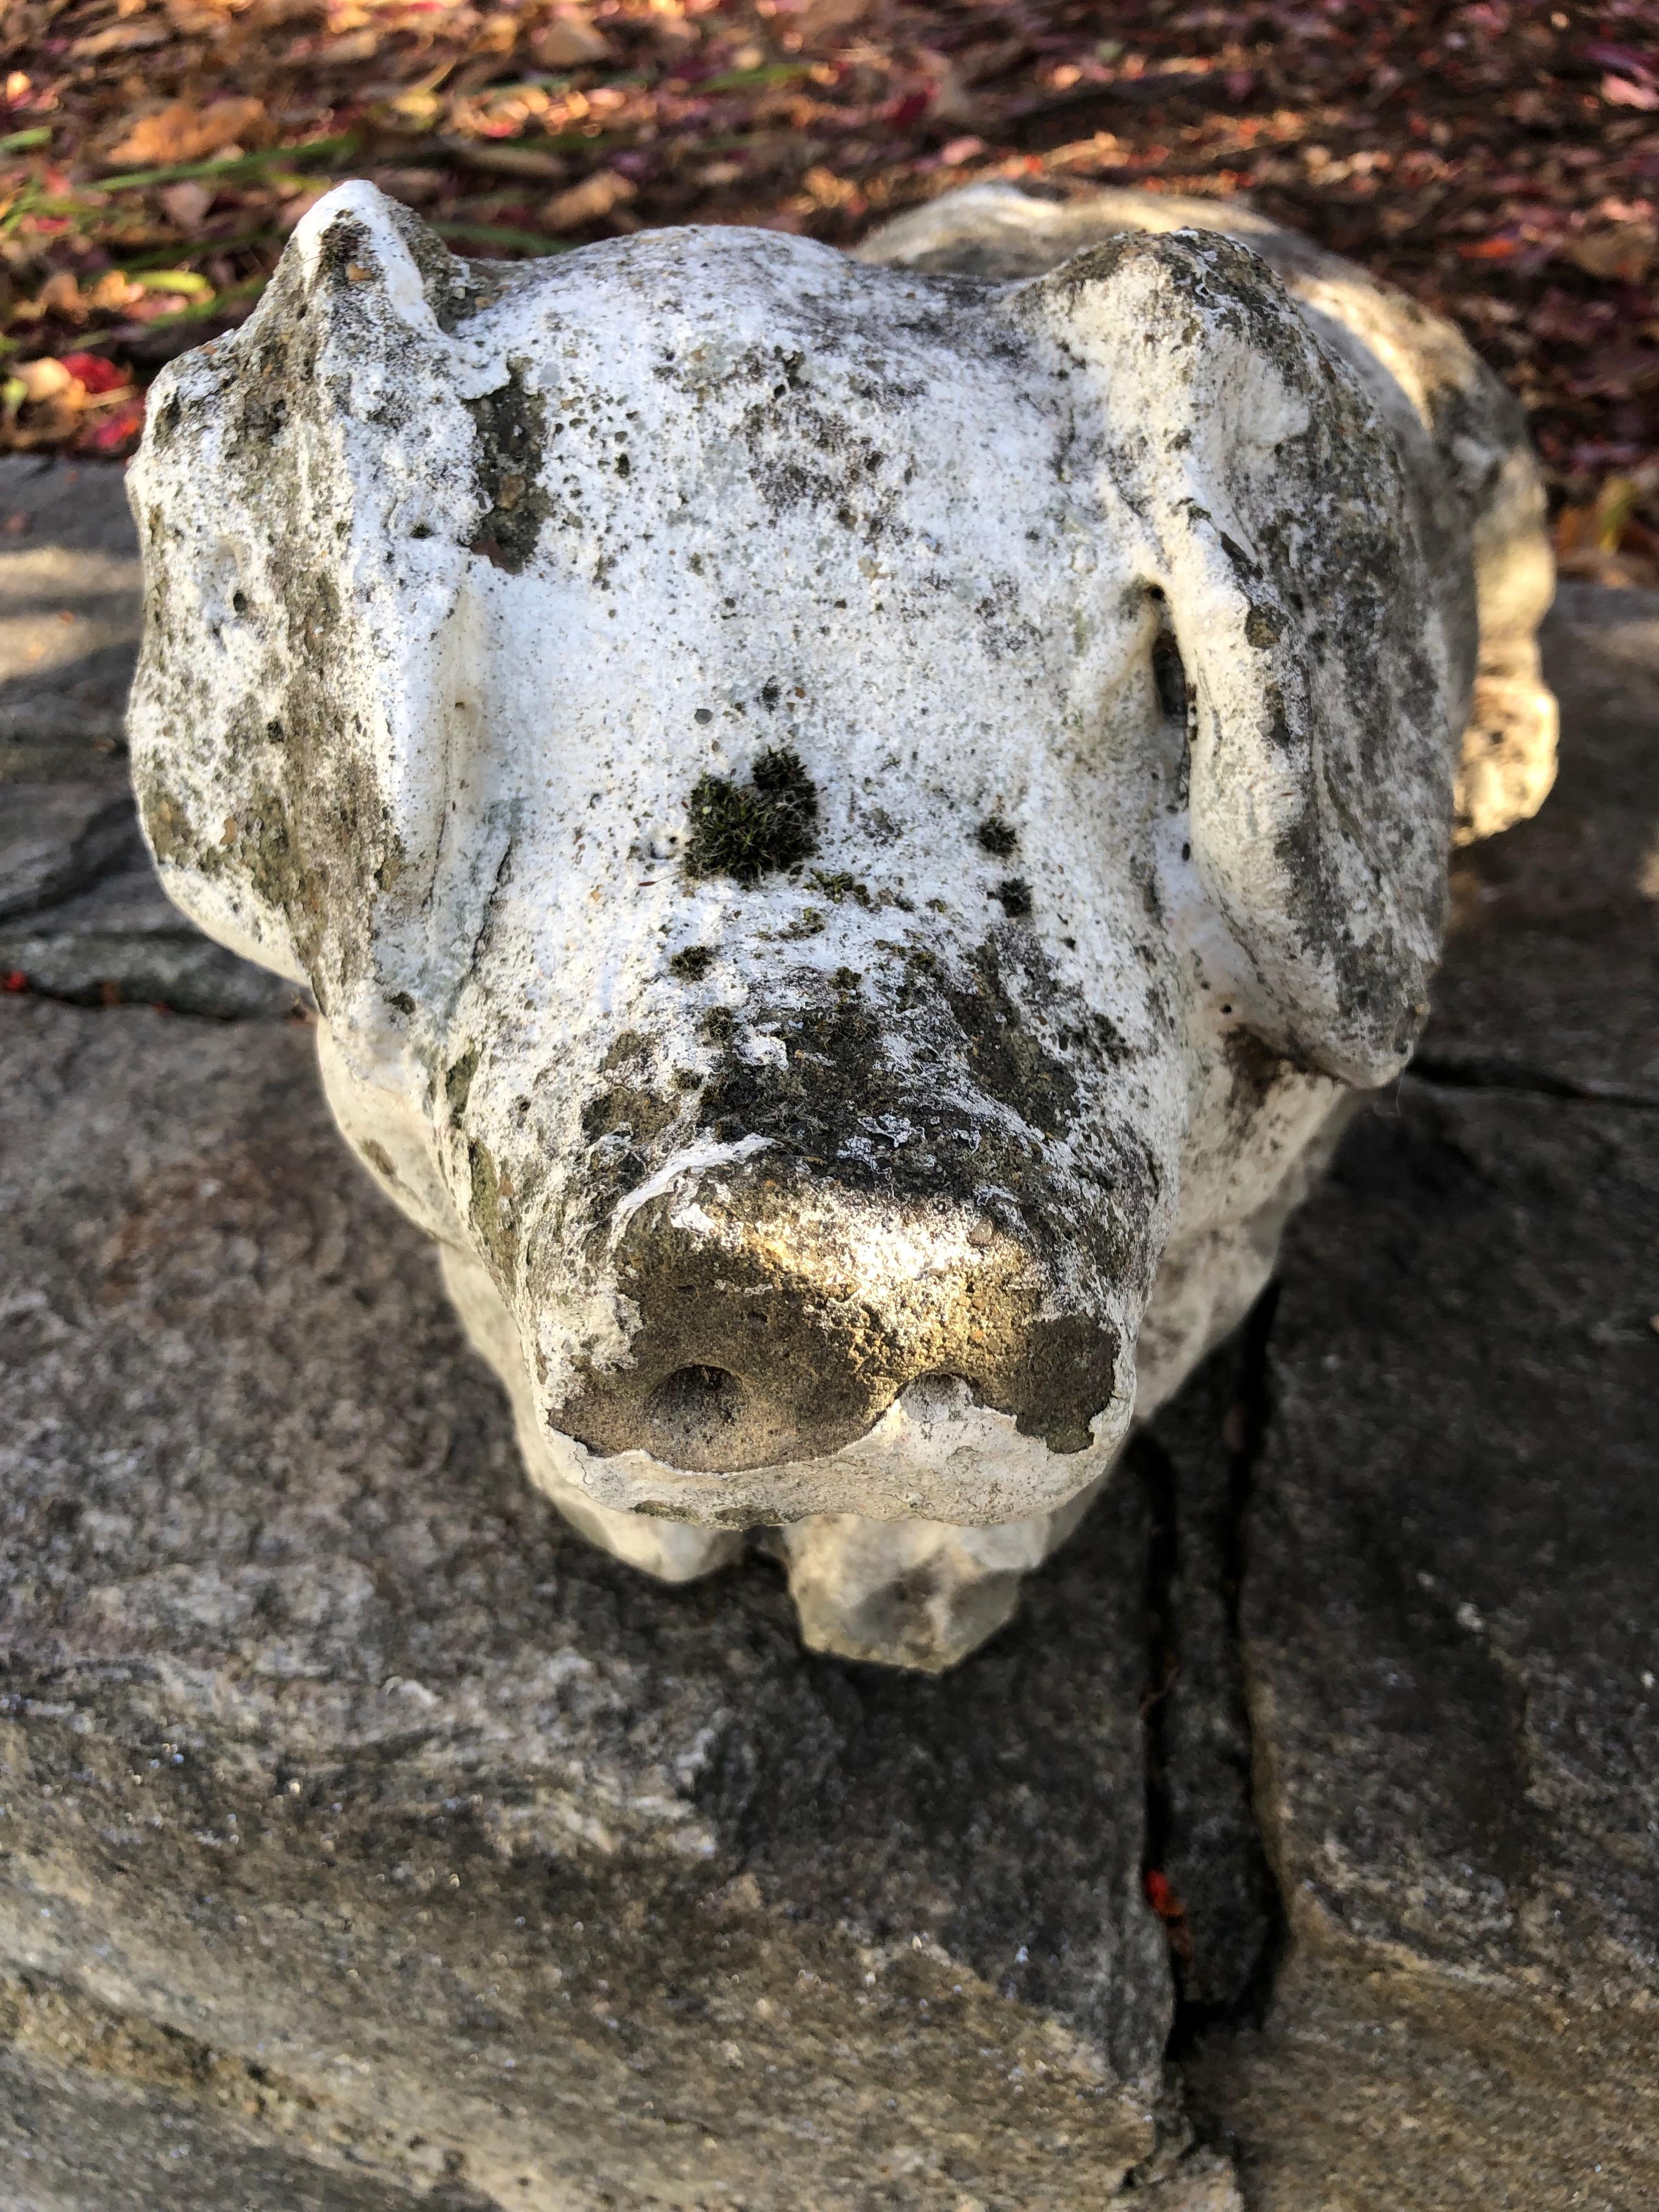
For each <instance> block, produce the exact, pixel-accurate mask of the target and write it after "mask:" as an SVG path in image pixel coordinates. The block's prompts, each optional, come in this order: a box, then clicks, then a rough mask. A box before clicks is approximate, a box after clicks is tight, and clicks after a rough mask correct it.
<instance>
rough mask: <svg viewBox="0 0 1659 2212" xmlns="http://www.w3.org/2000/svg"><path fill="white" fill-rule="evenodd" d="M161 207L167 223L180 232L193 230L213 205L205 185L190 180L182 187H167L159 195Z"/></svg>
mask: <svg viewBox="0 0 1659 2212" xmlns="http://www.w3.org/2000/svg"><path fill="white" fill-rule="evenodd" d="M161 205H162V207H163V209H164V210H166V213H167V221H168V222H172V223H176V224H177V225H178V227H179V229H180V230H186V231H188V230H194V229H195V228H196V226H197V223H198V222H201V220H202V218H203V216H204V215H205V214H206V213H207V211H208V210H209V209H210V207H211V206H212V205H213V194H212V192H211V191H210V189H209V187H208V186H207V185H198V184H197V183H196V182H195V180H194V179H190V180H189V181H188V182H186V183H185V184H182V185H168V186H167V190H166V191H164V192H163V193H162V194H161Z"/></svg>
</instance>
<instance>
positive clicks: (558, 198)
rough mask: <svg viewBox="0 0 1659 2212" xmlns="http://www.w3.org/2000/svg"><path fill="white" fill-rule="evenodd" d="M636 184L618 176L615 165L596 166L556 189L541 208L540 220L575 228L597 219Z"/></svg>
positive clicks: (632, 193) (556, 226)
mask: <svg viewBox="0 0 1659 2212" xmlns="http://www.w3.org/2000/svg"><path fill="white" fill-rule="evenodd" d="M638 190H639V187H638V186H637V185H631V184H629V180H628V179H627V178H626V177H619V176H618V175H617V172H616V171H615V170H614V169H598V170H596V171H595V172H594V173H593V174H592V176H591V177H584V178H583V179H582V180H581V182H580V184H579V185H572V186H571V187H570V189H569V191H568V192H555V193H554V195H553V197H552V198H551V199H550V200H549V202H548V203H547V204H546V206H545V207H544V209H543V210H542V221H543V222H545V223H546V224H547V225H548V226H549V227H550V228H551V229H553V230H574V229H576V228H579V227H580V225H581V224H582V223H585V222H599V220H600V218H601V217H602V216H607V215H609V214H610V213H611V210H612V209H613V208H619V207H621V206H623V204H624V203H625V202H627V201H629V200H631V199H633V198H634V197H635V195H636V193H637V191H638Z"/></svg>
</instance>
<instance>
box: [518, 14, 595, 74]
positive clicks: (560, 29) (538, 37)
mask: <svg viewBox="0 0 1659 2212" xmlns="http://www.w3.org/2000/svg"><path fill="white" fill-rule="evenodd" d="M530 51H531V52H532V54H534V56H535V57H536V59H537V60H538V62H539V63H540V64H541V65H542V67H543V68H544V69H580V67H581V66H582V64H583V63H585V62H602V61H604V60H605V58H606V57H607V55H608V54H609V53H610V52H611V49H610V47H609V46H607V45H606V44H605V34H604V33H603V32H601V31H598V30H596V29H595V28H594V27H593V26H592V23H589V22H586V21H584V20H583V18H582V17H581V16H580V15H577V13H576V12H575V10H574V9H572V8H561V9H559V11H558V13H557V14H556V15H555V16H554V17H553V19H552V21H550V22H548V23H544V24H543V25H542V27H541V28H540V30H538V31H532V33H531V37H530Z"/></svg>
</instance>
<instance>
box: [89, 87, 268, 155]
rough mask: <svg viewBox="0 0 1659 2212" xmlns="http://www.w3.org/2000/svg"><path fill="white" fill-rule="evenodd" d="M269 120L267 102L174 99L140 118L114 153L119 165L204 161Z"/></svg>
mask: <svg viewBox="0 0 1659 2212" xmlns="http://www.w3.org/2000/svg"><path fill="white" fill-rule="evenodd" d="M264 119H265V105H264V100H247V99H243V100H210V101H209V103H208V105H207V106H205V107H197V106H195V105H194V104H193V103H192V102H191V101H190V100H172V101H170V102H169V103H168V105H167V106H166V107H159V108H157V109H156V110H155V112H153V113H152V114H149V115H143V116H140V118H138V120H137V123H135V124H134V125H133V126H132V128H131V131H128V133H127V135H126V137H125V138H123V139H121V140H119V141H118V143H116V144H115V145H113V146H112V147H111V148H110V149H109V153H108V155H107V157H106V158H107V159H108V160H109V161H111V162H113V163H115V164H117V165H118V166H120V167H131V168H136V169H137V168H164V167H168V166H170V165H171V164H172V163H173V162H175V161H205V160H206V159H207V158H208V156H209V155H211V154H220V153H222V152H223V151H224V149H225V148H226V147H227V146H230V145H234V144H235V143H238V142H239V141H241V142H245V141H246V139H247V138H248V137H249V136H250V135H251V134H252V133H253V132H255V131H258V129H259V127H260V125H263V123H264Z"/></svg>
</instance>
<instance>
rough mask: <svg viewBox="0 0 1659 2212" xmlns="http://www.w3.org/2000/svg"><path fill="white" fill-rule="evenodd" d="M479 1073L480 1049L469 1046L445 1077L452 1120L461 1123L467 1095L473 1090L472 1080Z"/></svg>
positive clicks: (473, 1045)
mask: <svg viewBox="0 0 1659 2212" xmlns="http://www.w3.org/2000/svg"><path fill="white" fill-rule="evenodd" d="M477 1072H478V1048H477V1045H475V1044H472V1045H469V1046H468V1047H467V1048H466V1050H465V1052H464V1053H463V1054H461V1056H460V1058H459V1060H455V1061H453V1063H452V1064H451V1066H450V1069H449V1072H448V1073H447V1075H446V1076H445V1077H444V1095H445V1097H447V1099H448V1101H449V1112H450V1118H451V1119H452V1120H453V1121H459V1119H460V1117H461V1115H463V1114H464V1113H465V1111H466V1101H467V1094H468V1093H469V1092H470V1091H471V1088H472V1079H473V1077H474V1076H475V1075H476V1074H477Z"/></svg>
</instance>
